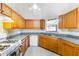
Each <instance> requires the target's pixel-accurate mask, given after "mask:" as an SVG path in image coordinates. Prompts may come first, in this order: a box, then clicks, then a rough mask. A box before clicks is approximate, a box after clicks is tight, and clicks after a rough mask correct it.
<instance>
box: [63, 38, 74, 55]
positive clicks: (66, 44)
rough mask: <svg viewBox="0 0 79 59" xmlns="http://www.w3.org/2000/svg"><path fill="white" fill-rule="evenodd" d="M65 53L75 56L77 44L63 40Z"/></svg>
mask: <svg viewBox="0 0 79 59" xmlns="http://www.w3.org/2000/svg"><path fill="white" fill-rule="evenodd" d="M62 44H63V47H62V48H63V55H64V56H74V53H75V45H74V44H73V43H71V42H69V41H66V40H63V42H62Z"/></svg>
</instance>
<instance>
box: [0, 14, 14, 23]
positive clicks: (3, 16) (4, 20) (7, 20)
mask: <svg viewBox="0 0 79 59" xmlns="http://www.w3.org/2000/svg"><path fill="white" fill-rule="evenodd" d="M0 20H1V21H2V22H14V21H13V20H12V19H11V18H10V17H7V16H5V15H2V14H0Z"/></svg>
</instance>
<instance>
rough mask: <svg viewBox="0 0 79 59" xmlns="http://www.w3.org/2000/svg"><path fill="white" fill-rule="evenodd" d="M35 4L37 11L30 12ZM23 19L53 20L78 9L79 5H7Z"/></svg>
mask: <svg viewBox="0 0 79 59" xmlns="http://www.w3.org/2000/svg"><path fill="white" fill-rule="evenodd" d="M34 4H37V6H38V7H39V8H40V11H38V10H34V9H33V10H31V9H30V8H32V6H33V5H34ZM7 5H8V6H10V7H11V8H13V9H14V10H15V11H16V12H18V13H19V14H20V15H21V16H23V17H24V18H26V19H27V18H34V19H35V18H37V19H39V18H44V19H54V18H58V16H59V15H61V14H64V13H67V12H69V11H70V10H72V9H74V8H76V7H79V3H7Z"/></svg>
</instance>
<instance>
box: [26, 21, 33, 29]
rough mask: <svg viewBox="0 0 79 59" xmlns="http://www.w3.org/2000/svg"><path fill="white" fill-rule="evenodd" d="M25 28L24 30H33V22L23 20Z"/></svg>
mask: <svg viewBox="0 0 79 59" xmlns="http://www.w3.org/2000/svg"><path fill="white" fill-rule="evenodd" d="M25 28H26V29H33V28H34V24H33V20H29V19H28V20H25Z"/></svg>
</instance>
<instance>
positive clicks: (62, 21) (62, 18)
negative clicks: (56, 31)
mask: <svg viewBox="0 0 79 59" xmlns="http://www.w3.org/2000/svg"><path fill="white" fill-rule="evenodd" d="M59 28H61V29H64V28H66V18H65V16H64V15H60V16H59Z"/></svg>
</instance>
